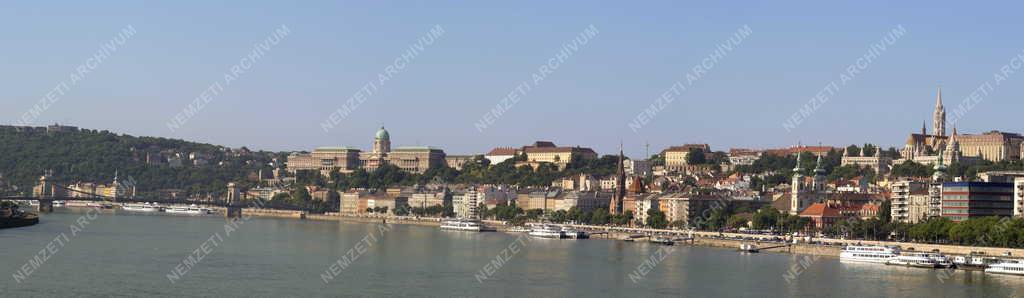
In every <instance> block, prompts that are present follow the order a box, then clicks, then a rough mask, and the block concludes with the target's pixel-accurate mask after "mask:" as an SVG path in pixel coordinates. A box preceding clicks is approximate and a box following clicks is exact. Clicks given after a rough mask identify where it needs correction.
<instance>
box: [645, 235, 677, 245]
mask: <svg viewBox="0 0 1024 298" xmlns="http://www.w3.org/2000/svg"><path fill="white" fill-rule="evenodd" d="M651 243H656V244H661V245H675V244H676V242H675V241H672V239H669V238H668V237H661V236H658V237H654V238H652V239H651Z"/></svg>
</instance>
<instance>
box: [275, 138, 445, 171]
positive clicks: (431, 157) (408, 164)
mask: <svg viewBox="0 0 1024 298" xmlns="http://www.w3.org/2000/svg"><path fill="white" fill-rule="evenodd" d="M385 164H391V165H395V166H397V167H399V168H401V169H402V170H405V171H408V172H412V173H418V174H422V173H423V172H426V171H427V170H428V169H430V168H433V167H441V166H444V165H445V153H444V151H443V150H441V149H437V148H433V147H420V146H417V147H397V148H394V149H392V148H391V134H390V133H389V132H388V131H387V129H385V128H384V127H383V126H382V127H381V128H380V129H379V130H377V132H376V133H375V134H374V135H373V147H372V148H370V151H369V152H363V151H362V150H359V149H355V148H351V147H320V148H316V149H315V150H313V152H312V153H293V154H292V155H290V156H288V171H290V172H292V173H295V172H296V171H303V170H319V171H320V173H321V174H322V175H325V176H326V175H330V173H331V172H333V171H335V170H337V171H340V172H342V173H351V172H352V171H355V170H357V169H363V170H366V171H370V172H372V171H374V170H376V169H377V168H380V167H381V166H383V165H385Z"/></svg>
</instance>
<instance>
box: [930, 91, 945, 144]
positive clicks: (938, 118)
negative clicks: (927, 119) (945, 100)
mask: <svg viewBox="0 0 1024 298" xmlns="http://www.w3.org/2000/svg"><path fill="white" fill-rule="evenodd" d="M932 130H933V131H932V133H934V134H935V135H936V136H940V137H944V136H946V108H945V107H943V106H942V88H939V89H938V92H937V94H936V95H935V114H934V115H933V118H932Z"/></svg>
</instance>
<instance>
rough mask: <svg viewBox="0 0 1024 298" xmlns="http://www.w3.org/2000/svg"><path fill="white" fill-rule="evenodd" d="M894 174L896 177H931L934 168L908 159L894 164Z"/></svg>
mask: <svg viewBox="0 0 1024 298" xmlns="http://www.w3.org/2000/svg"><path fill="white" fill-rule="evenodd" d="M892 175H893V176H895V177H929V176H931V175H932V169H931V167H928V166H926V165H922V164H919V163H916V162H913V161H911V160H907V161H905V162H903V163H901V164H898V165H895V166H893V167H892Z"/></svg>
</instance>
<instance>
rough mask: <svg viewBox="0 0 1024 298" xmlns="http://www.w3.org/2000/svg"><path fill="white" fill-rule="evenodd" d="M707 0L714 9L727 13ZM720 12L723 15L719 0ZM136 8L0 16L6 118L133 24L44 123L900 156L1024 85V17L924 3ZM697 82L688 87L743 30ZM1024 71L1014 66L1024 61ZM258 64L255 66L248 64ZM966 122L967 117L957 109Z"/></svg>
mask: <svg viewBox="0 0 1024 298" xmlns="http://www.w3.org/2000/svg"><path fill="white" fill-rule="evenodd" d="M712 2H713V3H712ZM719 2H721V3H719ZM781 2H783V1H756V2H749V3H742V4H739V3H735V4H734V3H733V1H693V2H681V1H664V2H656V1H642V2H637V1H608V2H595V1H529V2H521V1H505V2H499V1H458V2H448V1H396V2H389V1H338V2H314V1H301V2H299V3H295V4H293V3H283V2H281V3H277V2H262V1H237V2H220V1H166V2H165V3H155V1H124V2H110V1H102V3H94V2H84V1H80V2H72V3H63V4H58V3H47V4H42V3H39V1H17V2H15V1H4V2H3V3H0V28H2V29H0V69H2V71H0V103H2V107H0V123H3V124H14V123H17V121H18V120H17V119H21V118H22V116H23V115H24V114H25V113H26V112H27V111H30V110H32V109H33V106H34V105H37V104H38V103H39V102H40V99H41V98H44V96H46V94H47V93H48V92H50V91H51V90H53V89H54V88H55V86H59V84H61V83H62V82H64V83H65V84H66V83H67V82H68V81H69V79H68V78H69V75H71V74H73V73H75V72H76V68H78V67H79V66H80V65H83V64H84V63H86V61H87V59H88V58H90V57H94V55H95V54H96V53H97V52H98V51H100V49H101V48H102V47H103V45H104V44H107V43H109V42H110V41H111V40H112V39H114V38H115V36H117V35H118V34H119V32H121V31H122V30H123V29H125V28H127V27H128V26H131V27H130V28H133V29H134V34H133V35H132V36H131V37H130V38H128V39H126V41H125V42H124V44H123V45H120V46H119V47H118V48H117V50H116V51H114V52H112V53H110V54H109V57H107V58H106V59H104V60H103V61H102V62H101V63H98V64H92V63H90V65H91V66H90V68H89V70H90V72H89V73H87V74H86V75H84V76H82V78H81V80H79V81H77V82H75V84H74V85H73V86H71V87H70V88H67V90H66V92H65V94H64V95H62V96H60V97H59V98H58V99H57V100H55V102H53V104H52V105H49V107H48V108H47V109H45V110H44V111H42V112H41V113H39V114H38V117H34V121H33V124H36V125H43V124H49V123H53V122H60V123H67V124H70V125H76V126H81V127H86V128H96V129H108V130H112V131H116V132H121V133H127V134H133V135H149V136H164V137H173V138H182V139H186V140H195V141H202V142H209V143H214V144H221V145H227V146H232V147H239V146H249V147H250V148H255V149H266V150H302V149H310V148H313V147H318V146H342V145H345V146H354V147H360V148H363V149H369V147H370V145H371V142H372V138H373V134H374V132H375V131H376V130H377V128H378V127H379V126H380V125H381V124H384V125H385V126H386V127H387V128H388V130H389V131H390V134H391V138H392V142H393V143H394V145H395V146H402V145H430V146H436V147H441V148H444V149H445V150H446V151H447V152H448V153H449V154H468V153H482V152H486V151H487V150H489V149H490V148H492V147H494V146H521V145H524V144H527V143H531V142H533V141H535V140H552V141H555V142H556V143H558V144H560V145H583V146H590V147H593V148H594V149H596V150H597V151H598V152H600V153H602V154H606V153H611V152H613V151H615V150H616V149H617V147H618V144H619V141H620V140H622V141H623V142H624V143H625V144H626V150H627V154H630V155H636V156H639V155H642V154H643V153H644V146H643V144H644V143H645V142H649V143H650V144H651V151H652V152H654V151H657V150H660V149H661V148H664V147H666V146H669V145H673V144H682V143H694V142H706V143H710V144H711V145H712V149H715V150H727V149H728V148H730V147H753V148H768V147H781V146H788V145H791V144H795V143H797V142H798V141H802V142H803V143H805V144H813V143H818V142H823V143H825V144H829V145H839V144H850V143H858V144H859V143H865V142H872V143H877V144H883V145H884V146H888V145H898V144H902V143H903V142H904V140H905V139H906V137H907V133H909V132H912V131H918V130H920V126H921V123H922V121H925V120H929V124H928V125H929V127H930V126H931V123H930V118H931V111H932V107H933V105H934V100H935V91H936V88H937V87H939V86H941V87H942V90H943V96H944V99H945V102H946V105H947V109H950V110H952V109H954V108H955V105H957V104H959V103H960V102H961V101H963V100H964V98H966V97H968V96H969V95H970V94H971V93H972V92H974V91H975V90H976V89H978V88H979V86H981V85H982V84H985V83H986V82H989V83H992V82H994V81H995V80H994V79H993V74H994V73H1000V68H1002V67H1004V66H1009V67H1010V68H1009V70H1011V71H1024V69H1021V67H1020V64H1019V63H1020V60H1019V59H1020V58H1018V60H1017V62H1013V63H1011V59H1013V58H1014V57H1017V56H1018V55H1022V56H1024V52H1022V51H1024V39H1022V38H1020V37H1021V32H1020V30H1021V29H1022V28H1024V21H1022V20H1024V18H1021V17H1020V14H1021V12H1022V11H1024V10H1022V8H1024V7H1022V6H1021V5H1020V4H1019V3H1010V2H1009V1H1007V2H1005V3H974V2H972V3H963V2H949V3H943V2H937V1H925V2H920V3H909V2H908V1H895V3H893V1H878V2H869V1H851V2H850V3H836V2H835V1H800V2H795V1H794V2H789V1H786V2H785V3H781ZM282 25H284V26H286V27H287V28H288V30H289V32H290V33H289V34H288V35H287V36H285V37H284V38H282V39H280V42H279V43H277V44H276V45H273V46H272V47H271V48H270V50H269V51H267V52H266V53H265V54H264V55H263V56H262V57H260V58H259V59H258V60H256V61H254V63H252V64H251V67H250V68H248V70H247V71H246V72H245V73H243V74H240V75H238V76H237V78H236V79H235V80H234V81H232V82H231V84H230V85H229V86H226V87H224V88H223V90H222V91H221V92H219V94H217V95H216V96H212V97H211V99H210V101H209V102H208V103H207V104H206V105H205V106H204V107H203V108H202V109H201V110H199V111H198V112H197V113H195V114H194V116H192V117H190V118H188V119H187V121H185V122H184V123H183V124H182V125H181V127H180V128H179V129H176V130H171V129H169V128H168V123H169V122H171V121H172V119H173V118H174V117H175V115H177V114H179V113H181V112H182V110H183V109H185V108H186V106H188V105H189V103H191V102H193V100H194V99H195V98H197V97H198V96H200V94H201V93H202V92H203V91H204V90H206V89H207V88H208V87H209V86H211V84H214V83H216V82H223V81H224V75H225V74H226V73H230V71H229V70H230V68H231V67H232V66H233V65H237V64H239V61H240V60H241V59H242V58H244V57H246V56H247V55H248V54H249V53H250V52H252V50H253V48H254V46H255V45H256V44H257V43H260V42H262V41H264V40H265V39H267V38H268V36H270V35H271V34H273V32H274V30H275V29H278V28H281V26H282ZM435 25H440V26H441V27H442V28H443V31H444V32H443V35H441V36H439V37H438V38H436V39H435V41H434V42H433V43H432V44H429V45H426V46H425V47H424V50H422V51H420V52H419V54H418V55H417V56H415V58H414V59H411V61H409V62H408V63H406V64H404V68H403V69H402V70H401V71H398V72H396V73H392V75H391V77H390V80H388V81H387V82H386V84H384V85H382V86H379V88H378V89H377V90H376V91H375V92H374V93H373V94H372V95H370V96H366V97H364V99H365V102H363V103H362V104H361V105H359V106H358V107H357V108H356V109H354V111H353V112H352V113H351V114H350V115H348V116H347V117H343V119H340V121H338V122H337V123H338V124H337V126H336V128H334V129H331V130H328V131H326V132H325V130H324V129H322V127H321V126H322V123H324V121H327V120H328V119H329V117H330V116H331V112H332V111H335V110H336V109H338V108H340V107H342V106H343V105H344V104H345V102H346V101H347V100H348V99H349V98H350V97H352V96H353V94H356V93H357V92H358V91H359V90H360V89H361V88H364V86H366V84H367V82H377V80H378V76H379V75H380V74H382V73H385V72H386V71H385V69H386V67H387V66H388V65H392V64H393V63H394V61H395V59H396V58H400V57H401V55H402V54H403V53H405V52H406V51H407V49H409V48H410V46H413V45H414V44H416V43H417V40H418V39H420V38H421V37H424V36H425V35H427V34H428V33H429V31H430V29H431V28H433V27H435ZM590 25H593V26H594V28H596V29H597V30H598V32H599V33H598V34H597V35H596V36H594V37H592V38H590V39H589V41H588V42H587V43H586V44H585V45H581V46H579V47H577V49H578V50H576V51H574V52H573V54H572V55H570V56H569V57H568V58H567V59H564V61H563V62H561V63H559V65H558V67H557V69H555V70H554V71H551V72H550V73H547V74H545V75H544V79H543V80H542V81H541V82H539V83H538V84H536V85H531V89H530V91H529V92H525V93H524V94H522V95H521V96H519V97H518V101H517V102H516V103H515V104H514V105H512V106H511V108H510V109H508V110H507V111H505V112H504V113H503V114H502V115H501V116H500V117H496V119H495V120H494V122H493V124H491V125H489V126H488V127H487V128H486V129H484V130H483V132H481V131H480V130H479V129H478V127H477V125H476V124H477V123H479V122H480V121H481V119H482V117H483V116H484V115H485V114H486V113H488V111H490V110H491V109H493V108H494V107H495V106H496V105H498V104H499V103H501V102H502V98H503V97H505V96H506V95H508V94H509V93H511V92H514V91H515V90H516V87H517V86H519V85H520V84H521V83H523V82H524V81H525V82H528V83H529V84H533V76H534V75H535V74H536V73H538V69H539V67H541V66H542V65H545V64H547V63H548V62H549V59H551V58H553V57H556V54H557V53H558V52H559V51H560V50H562V49H563V45H565V44H569V43H572V40H573V38H576V37H578V36H580V34H581V33H582V32H583V31H584V29H586V28H588V26H590ZM744 25H746V26H749V28H750V31H751V34H749V36H747V37H746V38H744V39H742V42H741V43H739V44H738V45H736V46H734V47H733V49H732V50H731V51H729V52H728V53H727V54H726V55H724V57H722V58H721V59H718V60H717V62H716V63H714V65H712V66H713V67H711V68H710V69H707V71H706V72H705V73H704V74H701V76H700V79H698V80H696V81H693V82H686V78H687V74H688V73H691V72H692V69H693V68H694V67H695V66H697V65H701V63H702V61H703V60H704V59H705V58H707V57H709V55H711V53H712V52H714V51H715V50H716V48H718V47H719V46H720V45H722V44H724V43H726V41H727V40H728V39H729V38H730V37H732V36H733V35H734V33H736V32H737V30H738V29H740V28H743V26H744ZM900 25H902V28H903V29H905V34H904V35H903V36H902V37H900V38H898V39H896V40H895V42H893V43H892V44H890V45H888V46H887V47H886V49H885V50H884V51H882V52H881V53H880V54H879V55H876V56H877V57H875V58H873V61H872V62H871V63H868V64H866V67H865V68H863V69H860V72H859V73H858V74H856V75H855V76H854V77H853V78H852V79H851V80H849V81H847V82H845V83H844V84H842V85H841V86H840V87H839V88H837V89H836V90H835V92H834V94H832V95H830V96H829V100H828V101H827V102H825V103H824V104H823V105H820V106H819V107H817V108H816V109H815V111H814V112H813V113H811V114H810V115H809V116H807V117H804V120H803V121H802V123H801V124H800V125H798V126H796V128H795V129H792V130H787V129H786V128H785V127H784V126H783V123H784V122H786V121H787V119H789V118H790V117H791V116H792V115H793V114H794V113H796V112H798V110H799V109H800V108H801V107H802V106H804V105H805V104H807V103H808V101H809V100H810V99H811V98H812V97H814V96H815V95H816V94H818V93H819V92H821V91H822V90H823V89H825V88H826V87H827V86H828V85H829V83H830V82H839V81H840V75H841V74H844V73H846V69H847V67H848V66H850V65H851V64H855V63H856V62H857V59H858V58H861V57H863V56H864V55H865V54H866V53H867V52H868V50H869V49H870V48H871V47H872V45H875V44H878V43H879V42H882V41H883V38H885V37H886V36H887V35H888V34H889V33H890V32H891V31H892V30H894V29H895V28H898V26H900ZM1011 64H1012V65H1015V66H1011ZM247 65H248V64H247ZM1018 76H1024V75H1021V74H1015V73H1010V74H1009V75H1007V76H1006V77H1005V78H1004V79H1005V80H1002V81H1001V82H1000V84H999V85H998V86H995V88H993V89H992V90H990V92H988V94H987V95H984V96H983V100H982V101H981V102H980V103H978V104H976V105H975V106H974V107H973V108H972V109H971V110H970V112H968V113H966V114H965V115H964V116H963V118H962V120H961V121H960V124H959V126H960V131H961V132H970V133H976V132H980V131H988V130H993V129H998V130H1004V131H1012V132H1024V129H1022V125H1021V123H1022V122H1021V120H1020V119H1022V118H1021V110H1022V108H1024V101H1022V94H1024V87H1022V86H1024V84H1022V82H1024V78H1021V77H1018ZM680 81H682V82H683V83H684V84H686V87H687V88H686V90H685V91H683V92H680V93H679V95H677V96H676V97H675V100H674V101H672V102H671V103H670V104H668V105H665V106H664V107H663V109H659V113H658V114H657V115H656V116H654V117H652V118H651V119H650V121H649V123H648V124H646V125H645V126H643V127H642V128H640V129H638V130H636V131H634V130H633V129H631V128H630V126H629V123H631V122H633V121H634V119H636V117H637V115H638V114H640V113H641V112H643V111H644V109H646V108H648V107H649V106H651V104H652V103H655V100H656V99H657V98H658V97H659V96H661V95H662V94H664V93H666V92H667V91H669V90H670V88H672V86H673V84H675V83H676V82H680ZM950 114H951V115H950V118H953V115H952V114H953V112H950Z"/></svg>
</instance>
